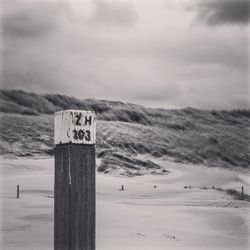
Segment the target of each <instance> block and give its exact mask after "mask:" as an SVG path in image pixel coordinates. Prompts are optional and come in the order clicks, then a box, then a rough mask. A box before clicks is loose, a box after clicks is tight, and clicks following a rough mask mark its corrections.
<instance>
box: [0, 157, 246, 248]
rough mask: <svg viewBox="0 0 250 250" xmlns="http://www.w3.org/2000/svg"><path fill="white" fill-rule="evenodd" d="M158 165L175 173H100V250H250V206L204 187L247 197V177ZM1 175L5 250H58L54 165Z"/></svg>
mask: <svg viewBox="0 0 250 250" xmlns="http://www.w3.org/2000/svg"><path fill="white" fill-rule="evenodd" d="M157 163H158V164H161V165H162V166H164V167H165V168H166V169H167V170H169V171H170V173H169V174H168V175H144V176H137V177H131V178H128V177H124V176H123V177H122V176H117V175H116V176H115V175H104V174H100V173H97V177H96V184H97V185H96V189H97V190H96V192H97V195H96V199H97V205H96V244H97V246H96V249H97V250H102V249H103V250H104V249H105V250H120V249H121V250H140V249H141V250H149V249H150V250H158V249H159V250H163V249H164V250H165V249H168V250H172V249H173V250H177V249H178V250H189V249H190V250H195V249H197V250H208V249H209V250H217V249H218V250H219V249H220V250H222V249H223V250H224V249H225V250H243V249H244V250H247V249H249V247H250V241H249V232H250V219H249V215H250V203H249V202H246V201H241V200H234V199H233V198H232V197H231V196H229V195H227V194H226V193H224V192H221V191H218V190H213V189H205V188H202V187H208V188H211V187H212V186H215V187H221V188H235V189H237V190H239V191H240V189H241V186H244V188H245V191H246V192H248V193H249V191H250V178H249V177H250V174H249V173H247V172H245V173H242V172H241V173H236V172H233V171H230V170H226V169H222V168H208V167H204V166H198V165H185V164H177V163H172V162H168V161H159V162H157ZM1 170H2V174H1V200H0V201H1V213H2V214H1V217H0V218H1V243H0V249H10V250H12V249H13V250H16V249H20V250H21V249H22V250H29V249H32V250H40V249H46V250H47V249H53V202H54V199H53V185H54V184H53V183H54V160H53V159H3V158H2V159H1ZM17 184H19V185H20V198H19V199H17V198H16V186H17ZM121 185H124V188H125V190H124V191H120V190H119V189H120V188H121ZM154 186H156V187H154ZM184 186H187V188H184ZM189 186H192V188H189Z"/></svg>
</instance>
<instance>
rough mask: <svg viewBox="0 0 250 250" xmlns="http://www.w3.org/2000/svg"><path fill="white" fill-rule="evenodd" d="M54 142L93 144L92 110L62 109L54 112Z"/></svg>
mask: <svg viewBox="0 0 250 250" xmlns="http://www.w3.org/2000/svg"><path fill="white" fill-rule="evenodd" d="M54 119H55V123H54V128H55V129H54V131H55V136H54V138H55V144H66V143H73V144H95V141H96V120H95V112H94V111H83V110H64V111H59V112H56V113H55V118H54Z"/></svg>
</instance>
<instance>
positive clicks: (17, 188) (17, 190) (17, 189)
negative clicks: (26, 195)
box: [16, 185, 20, 199]
mask: <svg viewBox="0 0 250 250" xmlns="http://www.w3.org/2000/svg"><path fill="white" fill-rule="evenodd" d="M19 197H20V196H19V185H17V186H16V198H17V199H19Z"/></svg>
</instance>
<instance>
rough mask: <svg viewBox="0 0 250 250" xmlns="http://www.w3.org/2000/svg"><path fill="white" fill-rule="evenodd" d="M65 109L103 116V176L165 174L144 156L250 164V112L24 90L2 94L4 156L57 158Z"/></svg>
mask: <svg viewBox="0 0 250 250" xmlns="http://www.w3.org/2000/svg"><path fill="white" fill-rule="evenodd" d="M62 109H89V110H94V111H95V112H96V113H97V119H98V122H97V147H96V150H97V156H98V157H99V158H101V159H102V160H101V165H100V166H99V168H98V170H99V171H102V172H110V170H115V171H119V169H122V171H123V172H124V173H127V172H130V173H134V174H140V171H141V172H145V171H148V172H152V169H154V170H157V171H158V172H160V171H161V170H160V169H159V168H158V166H156V165H154V164H153V163H152V162H151V163H149V162H147V161H145V162H139V161H138V160H137V158H136V156H137V155H138V154H147V155H149V156H151V158H152V159H154V158H159V157H166V158H168V159H170V160H173V161H177V162H184V163H193V164H203V165H207V166H219V167H228V168H234V167H242V168H249V165H250V148H249V145H250V143H249V142H250V141H249V124H250V111H249V110H233V111H204V110H197V109H193V108H186V109H181V110H165V109H151V108H144V107H142V106H139V105H134V104H129V103H127V104H126V103H122V102H112V101H104V100H92V99H85V100H78V99H76V98H72V97H67V96H64V95H50V94H47V95H38V94H32V93H26V92H24V91H18V90H12V91H10V90H1V91H0V112H2V113H1V122H0V134H1V136H0V140H1V144H0V145H1V146H0V152H1V154H2V155H11V156H32V155H34V154H39V155H40V154H46V155H48V154H53V116H52V113H53V112H55V111H58V110H62ZM130 160H131V161H130Z"/></svg>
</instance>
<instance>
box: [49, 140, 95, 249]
mask: <svg viewBox="0 0 250 250" xmlns="http://www.w3.org/2000/svg"><path fill="white" fill-rule="evenodd" d="M54 209H55V218H54V222H55V225H54V249H55V250H69V249H70V250H75V249H77V250H78V249H79V250H80V249H81V250H94V249H95V145H84V144H62V145H57V146H56V148H55V206H54Z"/></svg>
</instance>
